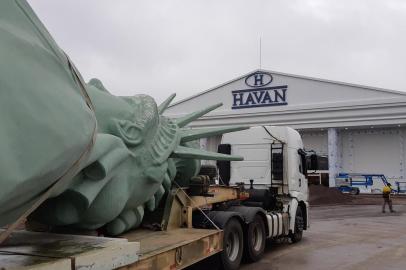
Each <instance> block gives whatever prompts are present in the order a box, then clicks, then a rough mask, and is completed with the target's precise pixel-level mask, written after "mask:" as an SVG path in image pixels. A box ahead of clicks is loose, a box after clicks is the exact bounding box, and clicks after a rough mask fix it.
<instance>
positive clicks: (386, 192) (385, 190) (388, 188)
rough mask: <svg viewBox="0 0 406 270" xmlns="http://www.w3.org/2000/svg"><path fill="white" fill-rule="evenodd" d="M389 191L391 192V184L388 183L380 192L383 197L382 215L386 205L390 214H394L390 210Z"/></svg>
mask: <svg viewBox="0 0 406 270" xmlns="http://www.w3.org/2000/svg"><path fill="white" fill-rule="evenodd" d="M391 191H392V188H391V184H389V183H388V185H387V186H384V188H383V190H382V197H383V206H382V213H385V206H386V204H388V206H389V210H390V212H391V213H393V212H395V211H394V210H393V209H392V199H391Z"/></svg>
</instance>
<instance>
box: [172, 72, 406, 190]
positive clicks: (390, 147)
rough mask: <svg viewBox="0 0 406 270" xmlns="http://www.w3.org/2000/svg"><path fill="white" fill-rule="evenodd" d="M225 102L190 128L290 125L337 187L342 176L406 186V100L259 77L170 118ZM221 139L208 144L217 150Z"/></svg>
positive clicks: (304, 80)
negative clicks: (374, 177) (321, 158)
mask: <svg viewBox="0 0 406 270" xmlns="http://www.w3.org/2000/svg"><path fill="white" fill-rule="evenodd" d="M218 102H221V103H223V106H222V107H220V108H218V109H217V110H215V111H213V112H211V113H209V114H208V115H206V116H205V117H202V118H201V119H199V120H197V121H195V122H193V123H192V124H191V125H190V126H191V127H192V128H199V127H217V126H234V125H249V126H256V125H283V126H290V127H292V128H295V129H297V130H298V131H299V132H300V133H301V135H302V138H303V142H304V145H305V148H306V149H307V150H310V149H313V150H315V151H316V152H317V153H318V154H319V155H325V156H326V157H328V172H329V185H330V186H334V185H335V177H336V175H337V174H338V173H367V174H385V176H386V177H387V178H388V179H389V181H390V182H392V183H394V182H395V181H405V177H406V175H405V170H406V164H405V160H406V149H405V144H406V139H405V137H406V93H403V92H399V91H393V90H386V89H380V88H374V87H367V86H361V85H354V84H348V83H342V82H335V81H329V80H322V79H316V78H310V77H304V76H297V75H291V74H284V73H280V72H273V71H266V70H255V71H253V72H251V73H248V74H246V75H243V76H241V77H238V78H236V79H234V80H231V81H229V82H226V83H224V84H221V85H219V86H217V87H214V88H212V89H209V90H206V91H204V92H201V93H198V94H196V95H194V96H191V97H189V98H186V99H184V100H181V101H179V102H177V103H174V104H173V105H172V106H171V107H169V108H168V110H167V113H166V114H167V115H170V116H171V117H179V116H182V115H184V114H186V113H188V112H192V111H195V110H196V109H197V108H199V107H201V108H203V107H205V106H208V105H212V104H215V103H218ZM220 140H221V137H213V138H209V139H207V140H205V141H202V142H201V144H202V147H205V148H208V149H210V150H216V147H217V145H218V144H219V143H220ZM376 184H377V188H379V186H380V185H381V183H376Z"/></svg>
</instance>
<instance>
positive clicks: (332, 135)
mask: <svg viewBox="0 0 406 270" xmlns="http://www.w3.org/2000/svg"><path fill="white" fill-rule="evenodd" d="M328 170H329V173H328V174H329V181H328V185H329V187H335V185H336V180H335V177H336V175H337V173H338V134H337V129H335V128H329V129H328Z"/></svg>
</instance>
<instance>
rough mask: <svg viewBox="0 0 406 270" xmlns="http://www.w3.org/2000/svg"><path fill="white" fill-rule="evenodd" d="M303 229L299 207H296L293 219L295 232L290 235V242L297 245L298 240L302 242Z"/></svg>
mask: <svg viewBox="0 0 406 270" xmlns="http://www.w3.org/2000/svg"><path fill="white" fill-rule="evenodd" d="M303 228H304V219H303V213H302V209H301V208H300V206H298V207H297V209H296V217H295V231H294V232H292V233H290V240H292V242H293V243H297V242H299V241H300V240H302V236H303Z"/></svg>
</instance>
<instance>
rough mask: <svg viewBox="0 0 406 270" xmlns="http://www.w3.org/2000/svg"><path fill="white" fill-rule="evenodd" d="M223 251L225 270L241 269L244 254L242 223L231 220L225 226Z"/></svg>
mask: <svg viewBox="0 0 406 270" xmlns="http://www.w3.org/2000/svg"><path fill="white" fill-rule="evenodd" d="M223 230H224V236H223V237H224V238H223V251H222V252H221V253H220V258H221V266H222V269H224V270H236V269H238V268H239V267H240V263H241V259H242V254H243V246H244V239H243V232H242V227H241V224H240V222H238V220H237V219H236V218H231V219H230V220H229V221H228V222H227V224H226V225H225V226H224V229H223Z"/></svg>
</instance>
